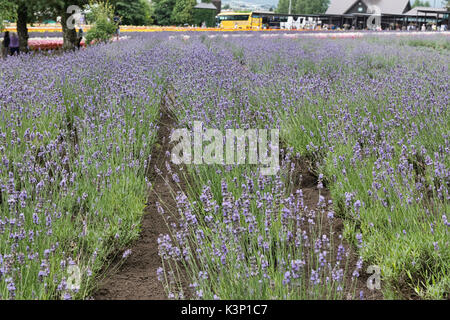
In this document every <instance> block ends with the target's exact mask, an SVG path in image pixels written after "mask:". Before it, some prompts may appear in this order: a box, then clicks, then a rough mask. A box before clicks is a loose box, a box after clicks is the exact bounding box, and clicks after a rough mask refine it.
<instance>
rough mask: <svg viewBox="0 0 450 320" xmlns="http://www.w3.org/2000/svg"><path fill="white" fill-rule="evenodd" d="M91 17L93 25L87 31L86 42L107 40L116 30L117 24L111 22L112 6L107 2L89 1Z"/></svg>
mask: <svg viewBox="0 0 450 320" xmlns="http://www.w3.org/2000/svg"><path fill="white" fill-rule="evenodd" d="M90 7H91V10H92V13H91V19H94V21H95V22H94V25H93V26H92V28H91V29H90V30H89V31H88V32H87V35H86V41H87V43H89V44H90V43H91V42H92V41H95V42H108V41H109V40H110V39H111V37H112V36H113V35H114V33H115V32H116V30H117V25H116V24H115V23H114V22H113V16H114V8H113V7H112V5H110V4H109V3H108V2H97V3H95V5H94V3H91V5H90Z"/></svg>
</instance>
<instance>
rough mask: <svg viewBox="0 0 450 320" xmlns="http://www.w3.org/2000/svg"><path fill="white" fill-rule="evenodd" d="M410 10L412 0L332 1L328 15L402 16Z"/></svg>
mask: <svg viewBox="0 0 450 320" xmlns="http://www.w3.org/2000/svg"><path fill="white" fill-rule="evenodd" d="M378 10H379V11H378ZM410 10H411V3H410V0H331V1H330V6H329V7H328V10H327V12H326V14H333V15H345V14H374V13H380V14H391V15H402V14H404V13H406V12H408V11H410Z"/></svg>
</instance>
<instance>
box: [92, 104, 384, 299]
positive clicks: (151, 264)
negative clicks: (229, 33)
mask: <svg viewBox="0 0 450 320" xmlns="http://www.w3.org/2000/svg"><path fill="white" fill-rule="evenodd" d="M170 100H173V98H172V96H170V95H165V96H164V98H163V99H162V103H161V119H160V126H159V131H158V139H157V143H156V144H155V145H154V150H153V154H152V158H151V159H152V160H151V163H152V164H151V166H150V167H149V169H150V170H149V171H151V172H150V173H149V174H148V177H149V179H150V181H151V182H152V184H153V188H152V190H151V192H150V194H149V198H148V206H147V208H146V209H145V214H144V217H143V220H142V230H141V235H140V237H139V239H138V240H136V241H135V242H134V244H132V246H131V251H132V253H131V255H130V256H129V257H128V258H127V259H126V260H125V262H124V263H123V264H121V265H120V264H119V265H120V267H119V268H118V270H115V271H113V272H112V271H110V272H107V275H106V278H105V280H103V281H102V282H101V283H100V284H99V286H98V290H97V291H96V292H95V293H94V295H93V298H94V299H96V300H164V299H167V295H166V293H165V291H164V288H163V285H162V284H161V282H160V281H159V280H158V278H157V274H156V271H157V269H158V268H159V267H161V265H162V264H161V258H160V256H159V255H158V241H157V240H158V237H159V236H160V235H161V234H168V233H169V229H168V227H167V225H166V223H165V221H164V219H163V217H162V216H161V215H160V214H159V213H158V210H157V205H156V203H157V202H159V203H161V204H162V205H163V207H164V208H165V210H171V208H172V209H173V210H176V201H175V197H174V196H173V194H174V193H176V192H178V191H185V190H186V184H185V183H184V182H183V181H182V182H181V183H180V184H179V185H177V184H176V183H174V182H173V180H172V178H171V177H170V175H169V173H168V171H167V169H166V165H165V163H166V161H169V160H170V159H169V158H168V157H167V155H166V154H167V152H169V154H170V151H171V145H170V143H169V142H170V133H171V129H172V128H175V127H176V123H177V122H176V120H175V117H173V116H172V115H171V114H170V113H169V111H168V110H169V108H168V105H169V104H170V103H173V101H170ZM296 166H297V167H298V171H297V173H298V174H297V176H298V177H302V178H301V179H299V180H297V181H293V187H295V188H299V189H302V191H303V194H304V200H305V204H306V205H307V206H308V207H309V208H310V209H313V210H317V203H318V200H319V189H318V188H317V178H316V177H315V176H314V175H312V174H311V172H310V171H309V169H308V168H307V167H306V165H305V163H303V162H302V163H297V164H296ZM156 168H157V169H156ZM157 171H160V172H159V174H158V173H157ZM179 176H180V177H181V176H182V175H179ZM320 194H321V195H322V196H324V197H325V199H326V202H328V200H330V199H331V197H330V193H329V191H328V190H326V189H322V190H321V191H320ZM333 230H334V231H335V232H336V233H340V232H342V230H343V221H342V220H341V219H335V220H334V222H333ZM335 235H336V234H335ZM331 236H332V237H333V235H331ZM337 245H338V241H336V246H337ZM346 247H347V248H348V246H347V245H346ZM335 250H336V248H335ZM357 259H358V257H357V255H356V254H355V253H354V252H353V250H352V254H351V257H350V261H349V266H350V268H354V266H355V265H356V261H357ZM113 265H114V262H113ZM364 267H365V268H366V267H367V266H364ZM365 268H363V270H361V271H362V272H361V277H360V278H359V280H358V282H357V286H356V292H357V293H359V292H360V291H363V293H364V298H365V299H382V298H383V295H382V293H381V292H380V291H370V290H369V289H368V288H367V285H366V281H367V278H368V277H369V275H367V274H365V272H364V271H365ZM114 269H115V268H112V270H114ZM184 286H186V284H184Z"/></svg>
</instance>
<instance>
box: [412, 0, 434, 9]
mask: <svg viewBox="0 0 450 320" xmlns="http://www.w3.org/2000/svg"><path fill="white" fill-rule="evenodd" d="M412 7H413V8H415V7H431V4H430V2H429V1H421V0H416V1H415V2H414V3H413V5H412Z"/></svg>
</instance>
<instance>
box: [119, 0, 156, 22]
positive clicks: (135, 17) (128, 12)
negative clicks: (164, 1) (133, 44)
mask: <svg viewBox="0 0 450 320" xmlns="http://www.w3.org/2000/svg"><path fill="white" fill-rule="evenodd" d="M113 4H114V5H115V8H116V9H115V13H116V14H117V15H118V16H120V17H121V18H122V24H124V25H130V26H147V25H151V24H152V23H153V19H152V14H153V12H152V7H151V6H150V3H149V1H148V0H137V1H136V0H119V1H115V2H113Z"/></svg>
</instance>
